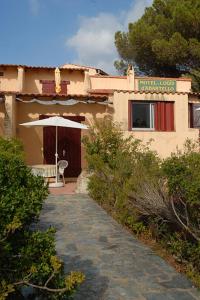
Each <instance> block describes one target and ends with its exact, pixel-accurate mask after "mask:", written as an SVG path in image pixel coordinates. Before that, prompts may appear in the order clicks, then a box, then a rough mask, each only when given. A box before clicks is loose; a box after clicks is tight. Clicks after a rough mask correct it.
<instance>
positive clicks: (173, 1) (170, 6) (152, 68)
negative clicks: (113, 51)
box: [115, 0, 200, 77]
mask: <svg viewBox="0 0 200 300" xmlns="http://www.w3.org/2000/svg"><path fill="white" fill-rule="evenodd" d="M115 45H116V48H117V51H118V53H119V56H120V58H121V60H120V61H119V62H116V63H115V66H116V67H117V68H118V70H119V69H120V68H121V70H122V71H124V66H125V65H127V64H130V63H132V64H133V65H136V66H138V67H139V69H140V71H142V72H144V73H146V74H147V75H154V76H165V77H170V76H175V77H178V76H180V75H182V74H185V73H190V71H191V74H193V75H194V74H195V72H196V70H199V63H200V0H179V1H177V0H154V2H153V4H152V6H151V7H148V8H146V10H145V13H144V15H143V16H142V17H141V18H140V19H139V20H138V21H137V22H135V23H130V24H129V28H128V32H121V31H118V32H116V34H115Z"/></svg>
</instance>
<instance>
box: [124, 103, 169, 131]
mask: <svg viewBox="0 0 200 300" xmlns="http://www.w3.org/2000/svg"><path fill="white" fill-rule="evenodd" d="M129 130H155V131H173V130H174V103H173V102H164V101H158V102H150V101H149V102H145V101H130V102H129Z"/></svg>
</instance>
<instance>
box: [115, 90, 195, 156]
mask: <svg viewBox="0 0 200 300" xmlns="http://www.w3.org/2000/svg"><path fill="white" fill-rule="evenodd" d="M129 100H141V101H174V103H175V107H174V122H175V131H174V132H156V131H128V101H129ZM113 104H114V116H113V117H114V121H117V122H120V123H121V126H122V129H123V130H124V132H125V135H126V136H128V135H133V136H134V137H135V138H138V139H141V140H142V141H143V142H144V143H146V142H148V141H149V140H150V139H153V141H152V143H151V148H152V149H153V150H156V151H157V152H158V154H159V155H160V157H163V158H164V157H167V156H169V155H170V154H171V152H174V151H176V148H177V147H179V148H180V149H181V148H182V147H183V144H184V142H185V140H186V139H187V138H190V139H193V140H195V141H197V140H198V137H199V130H198V129H191V128H188V95H177V94H176V95H172V94H171V95H168V94H164V95H162V94H158V95H156V94H154V95H152V94H134V93H128V92H127V93H123V92H120V93H118V92H115V94H114V100H113Z"/></svg>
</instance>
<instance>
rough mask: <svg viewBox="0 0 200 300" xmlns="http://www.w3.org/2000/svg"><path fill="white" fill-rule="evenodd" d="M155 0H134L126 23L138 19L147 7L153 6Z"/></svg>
mask: <svg viewBox="0 0 200 300" xmlns="http://www.w3.org/2000/svg"><path fill="white" fill-rule="evenodd" d="M152 3H153V0H137V1H133V3H132V4H131V7H130V10H129V11H128V12H127V15H126V19H125V22H124V25H125V26H127V25H128V23H130V22H135V21H137V20H138V19H139V18H140V17H141V16H142V15H143V13H144V10H145V7H148V6H151V4H152Z"/></svg>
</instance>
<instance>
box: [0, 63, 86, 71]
mask: <svg viewBox="0 0 200 300" xmlns="http://www.w3.org/2000/svg"><path fill="white" fill-rule="evenodd" d="M0 67H1V68H6V67H14V68H17V67H22V68H25V69H46V70H55V69H56V67H53V66H27V65H21V64H20V65H17V64H16V65H15V64H0ZM58 67H59V66H58ZM59 69H61V70H73V71H85V70H87V68H82V67H80V68H78V67H67V68H62V66H61V67H59Z"/></svg>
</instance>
